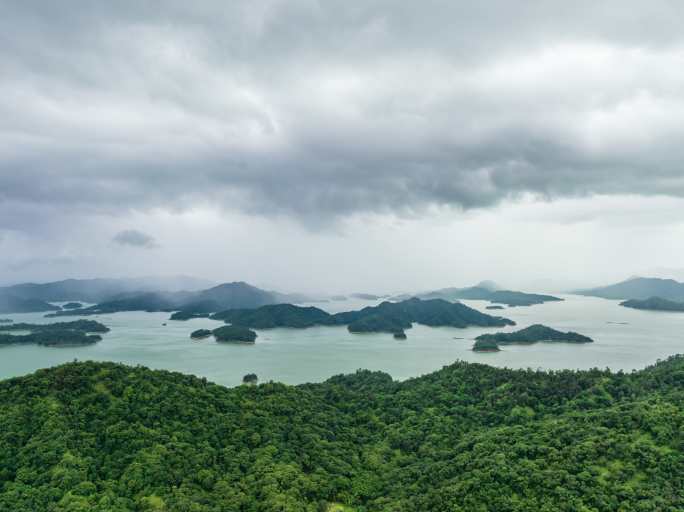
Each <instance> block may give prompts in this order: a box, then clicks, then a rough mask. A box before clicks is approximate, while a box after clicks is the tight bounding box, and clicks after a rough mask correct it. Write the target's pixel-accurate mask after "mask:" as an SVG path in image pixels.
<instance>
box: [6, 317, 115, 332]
mask: <svg viewBox="0 0 684 512" xmlns="http://www.w3.org/2000/svg"><path fill="white" fill-rule="evenodd" d="M54 330H60V331H81V332H109V327H107V326H106V325H104V324H101V323H100V322H96V321H95V320H74V321H73V322H55V323H51V324H29V323H24V322H20V323H13V324H11V325H3V326H2V327H0V331H5V332H6V331H31V332H37V331H43V332H44V331H54Z"/></svg>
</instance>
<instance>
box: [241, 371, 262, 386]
mask: <svg viewBox="0 0 684 512" xmlns="http://www.w3.org/2000/svg"><path fill="white" fill-rule="evenodd" d="M258 382H259V377H257V375H256V373H248V374H247V375H245V376H244V377H242V383H243V384H257V383H258Z"/></svg>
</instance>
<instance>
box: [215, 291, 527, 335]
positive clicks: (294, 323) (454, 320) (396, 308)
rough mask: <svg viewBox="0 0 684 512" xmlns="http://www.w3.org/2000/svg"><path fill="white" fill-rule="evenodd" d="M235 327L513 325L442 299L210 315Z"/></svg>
mask: <svg viewBox="0 0 684 512" xmlns="http://www.w3.org/2000/svg"><path fill="white" fill-rule="evenodd" d="M211 318H212V319H214V320H223V321H225V322H229V323H231V324H232V325H240V326H243V327H251V328H253V329H271V328H274V327H294V328H306V327H312V326H314V325H347V326H348V327H347V328H348V329H349V331H350V332H352V333H364V332H388V333H395V332H399V331H403V330H404V329H409V328H410V327H411V324H412V322H418V323H420V324H424V325H429V326H433V327H438V326H450V327H468V326H469V325H481V326H484V327H492V326H494V327H503V326H504V325H514V322H512V321H511V320H508V319H505V318H501V317H494V316H490V315H485V314H484V313H480V312H479V311H477V310H475V309H472V308H470V307H468V306H466V305H465V304H460V303H457V304H454V303H451V302H448V301H445V300H441V299H433V300H420V299H416V298H413V299H409V300H405V301H402V302H383V303H382V304H379V305H378V306H369V307H366V308H363V309H360V310H357V311H347V312H344V313H337V314H335V315H331V314H329V313H327V312H325V311H323V310H322V309H319V308H315V307H302V306H294V305H292V304H275V305H268V306H262V307H260V308H256V309H231V310H228V311H221V312H219V313H216V314H214V315H211Z"/></svg>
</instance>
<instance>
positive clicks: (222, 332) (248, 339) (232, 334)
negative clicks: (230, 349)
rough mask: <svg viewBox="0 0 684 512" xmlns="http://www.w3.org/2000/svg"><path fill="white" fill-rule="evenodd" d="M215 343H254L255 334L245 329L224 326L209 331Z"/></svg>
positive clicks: (237, 326)
mask: <svg viewBox="0 0 684 512" xmlns="http://www.w3.org/2000/svg"><path fill="white" fill-rule="evenodd" d="M211 333H212V334H213V335H214V338H216V341H226V342H240V343H254V342H255V341H256V339H257V334H256V333H255V332H254V331H252V330H251V329H248V328H246V327H241V326H239V325H224V326H223V327H219V328H217V329H214V330H213V331H211Z"/></svg>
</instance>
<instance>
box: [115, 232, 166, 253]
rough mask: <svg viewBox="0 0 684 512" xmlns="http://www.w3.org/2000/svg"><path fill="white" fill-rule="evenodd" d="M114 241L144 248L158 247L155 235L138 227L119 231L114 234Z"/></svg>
mask: <svg viewBox="0 0 684 512" xmlns="http://www.w3.org/2000/svg"><path fill="white" fill-rule="evenodd" d="M112 241H113V242H114V243H117V244H119V245H126V246H129V247H140V248H143V249H152V248H154V247H157V243H156V242H155V240H154V237H152V236H150V235H148V234H147V233H143V232H142V231H138V230H136V229H125V230H123V231H119V232H118V233H117V234H116V235H114V238H112Z"/></svg>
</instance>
